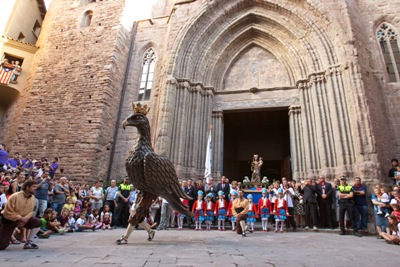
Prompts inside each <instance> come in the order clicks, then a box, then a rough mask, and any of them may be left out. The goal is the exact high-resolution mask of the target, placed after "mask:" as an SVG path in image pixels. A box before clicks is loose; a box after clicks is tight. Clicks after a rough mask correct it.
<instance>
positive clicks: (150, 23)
mask: <svg viewBox="0 0 400 267" xmlns="http://www.w3.org/2000/svg"><path fill="white" fill-rule="evenodd" d="M167 21H168V17H162V18H156V19H153V20H143V21H139V22H136V23H135V25H134V27H133V46H132V52H131V58H130V61H129V65H128V76H127V84H126V88H125V91H124V96H123V102H122V107H121V117H120V120H121V122H122V120H123V119H125V118H127V117H128V116H129V115H130V114H131V113H132V105H131V104H132V103H136V102H137V101H138V96H139V87H140V79H141V75H142V71H143V57H144V54H145V52H146V50H147V49H149V48H153V49H154V51H155V53H156V57H157V60H156V70H155V75H154V79H155V80H154V81H153V89H152V92H151V96H150V101H142V102H141V103H143V104H147V105H149V106H150V107H151V110H150V113H149V114H148V115H147V117H148V118H149V120H150V122H151V124H152V129H151V130H152V132H151V134H152V139H153V143H154V136H155V129H156V127H155V126H154V125H155V123H154V121H155V120H156V118H157V112H158V110H157V108H156V104H157V99H158V96H159V93H160V91H161V90H162V89H163V88H162V87H163V86H162V84H161V82H160V77H161V76H162V75H161V72H162V67H163V66H162V59H163V56H164V49H165V38H166V33H167V26H168V23H167ZM137 140H138V135H137V131H136V128H134V127H128V128H126V129H125V130H123V129H122V128H121V127H119V128H118V129H117V138H116V147H115V152H114V155H113V160H112V170H111V177H112V178H113V179H114V178H117V179H120V178H121V177H124V176H126V170H125V159H126V156H127V155H128V153H129V151H130V150H131V148H132V147H133V146H134V145H135V144H136V141H137Z"/></svg>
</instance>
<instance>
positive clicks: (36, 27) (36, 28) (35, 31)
mask: <svg viewBox="0 0 400 267" xmlns="http://www.w3.org/2000/svg"><path fill="white" fill-rule="evenodd" d="M41 29H42V26H40V24H39V21H37V20H36V22H35V25H34V26H33V29H32V32H33V34H34V35H35V36H36V38H38V37H39V34H40V30H41Z"/></svg>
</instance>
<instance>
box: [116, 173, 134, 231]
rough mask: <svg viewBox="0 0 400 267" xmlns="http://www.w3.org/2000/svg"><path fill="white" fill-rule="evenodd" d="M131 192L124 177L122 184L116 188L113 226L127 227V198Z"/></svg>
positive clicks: (126, 178) (127, 180)
mask: <svg viewBox="0 0 400 267" xmlns="http://www.w3.org/2000/svg"><path fill="white" fill-rule="evenodd" d="M131 191H132V190H131V186H130V184H129V178H128V177H125V179H124V182H123V183H122V184H120V185H119V187H118V197H117V199H118V200H117V203H116V205H115V214H114V216H113V221H114V223H113V224H114V225H115V226H122V227H127V226H128V217H129V198H130V197H131Z"/></svg>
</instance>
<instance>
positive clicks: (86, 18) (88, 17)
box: [81, 10, 93, 28]
mask: <svg viewBox="0 0 400 267" xmlns="http://www.w3.org/2000/svg"><path fill="white" fill-rule="evenodd" d="M92 18H93V11H91V10H88V11H86V12H85V14H83V17H82V21H81V28H84V27H89V26H90V23H92Z"/></svg>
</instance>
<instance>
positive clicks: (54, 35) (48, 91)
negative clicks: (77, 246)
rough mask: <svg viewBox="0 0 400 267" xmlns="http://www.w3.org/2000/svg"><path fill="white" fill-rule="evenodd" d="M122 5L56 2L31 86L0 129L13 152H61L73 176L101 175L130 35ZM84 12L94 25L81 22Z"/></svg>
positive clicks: (63, 165) (45, 27)
mask: <svg viewBox="0 0 400 267" xmlns="http://www.w3.org/2000/svg"><path fill="white" fill-rule="evenodd" d="M124 6H125V2H124V1H97V2H94V3H88V2H87V1H75V0H53V2H52V4H51V7H50V9H49V11H48V13H47V16H46V19H45V22H44V24H43V29H42V35H41V38H40V40H39V41H38V46H39V47H40V50H39V51H38V53H37V55H36V59H35V63H34V67H33V70H32V73H31V77H30V80H29V85H28V86H27V88H26V90H25V92H24V94H23V95H22V96H21V98H20V100H19V101H18V102H17V103H16V104H15V105H14V106H13V107H12V108H11V109H10V110H9V111H8V113H9V114H8V121H9V122H10V125H9V127H8V128H7V130H6V132H3V133H2V135H3V136H4V137H5V142H6V143H7V144H8V145H9V148H10V149H11V150H12V151H26V152H30V153H31V154H32V155H33V156H34V157H35V158H39V157H42V156H47V157H49V158H50V157H54V156H58V157H59V158H60V166H61V168H63V169H64V173H65V175H67V176H69V177H70V178H73V179H79V178H81V177H86V178H88V179H91V180H95V179H98V178H103V179H104V178H105V176H106V172H107V167H108V163H109V157H110V149H111V146H112V144H113V142H114V140H113V136H114V130H115V125H116V118H117V114H118V107H119V103H120V98H121V90H122V85H123V81H124V75H125V69H126V62H127V55H128V52H129V47H130V39H131V35H130V33H129V29H125V28H123V27H122V26H121V25H120V19H121V14H122V12H123V9H124ZM87 11H92V12H93V17H92V20H91V24H90V26H88V27H81V22H82V17H83V16H84V13H85V12H87Z"/></svg>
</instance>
